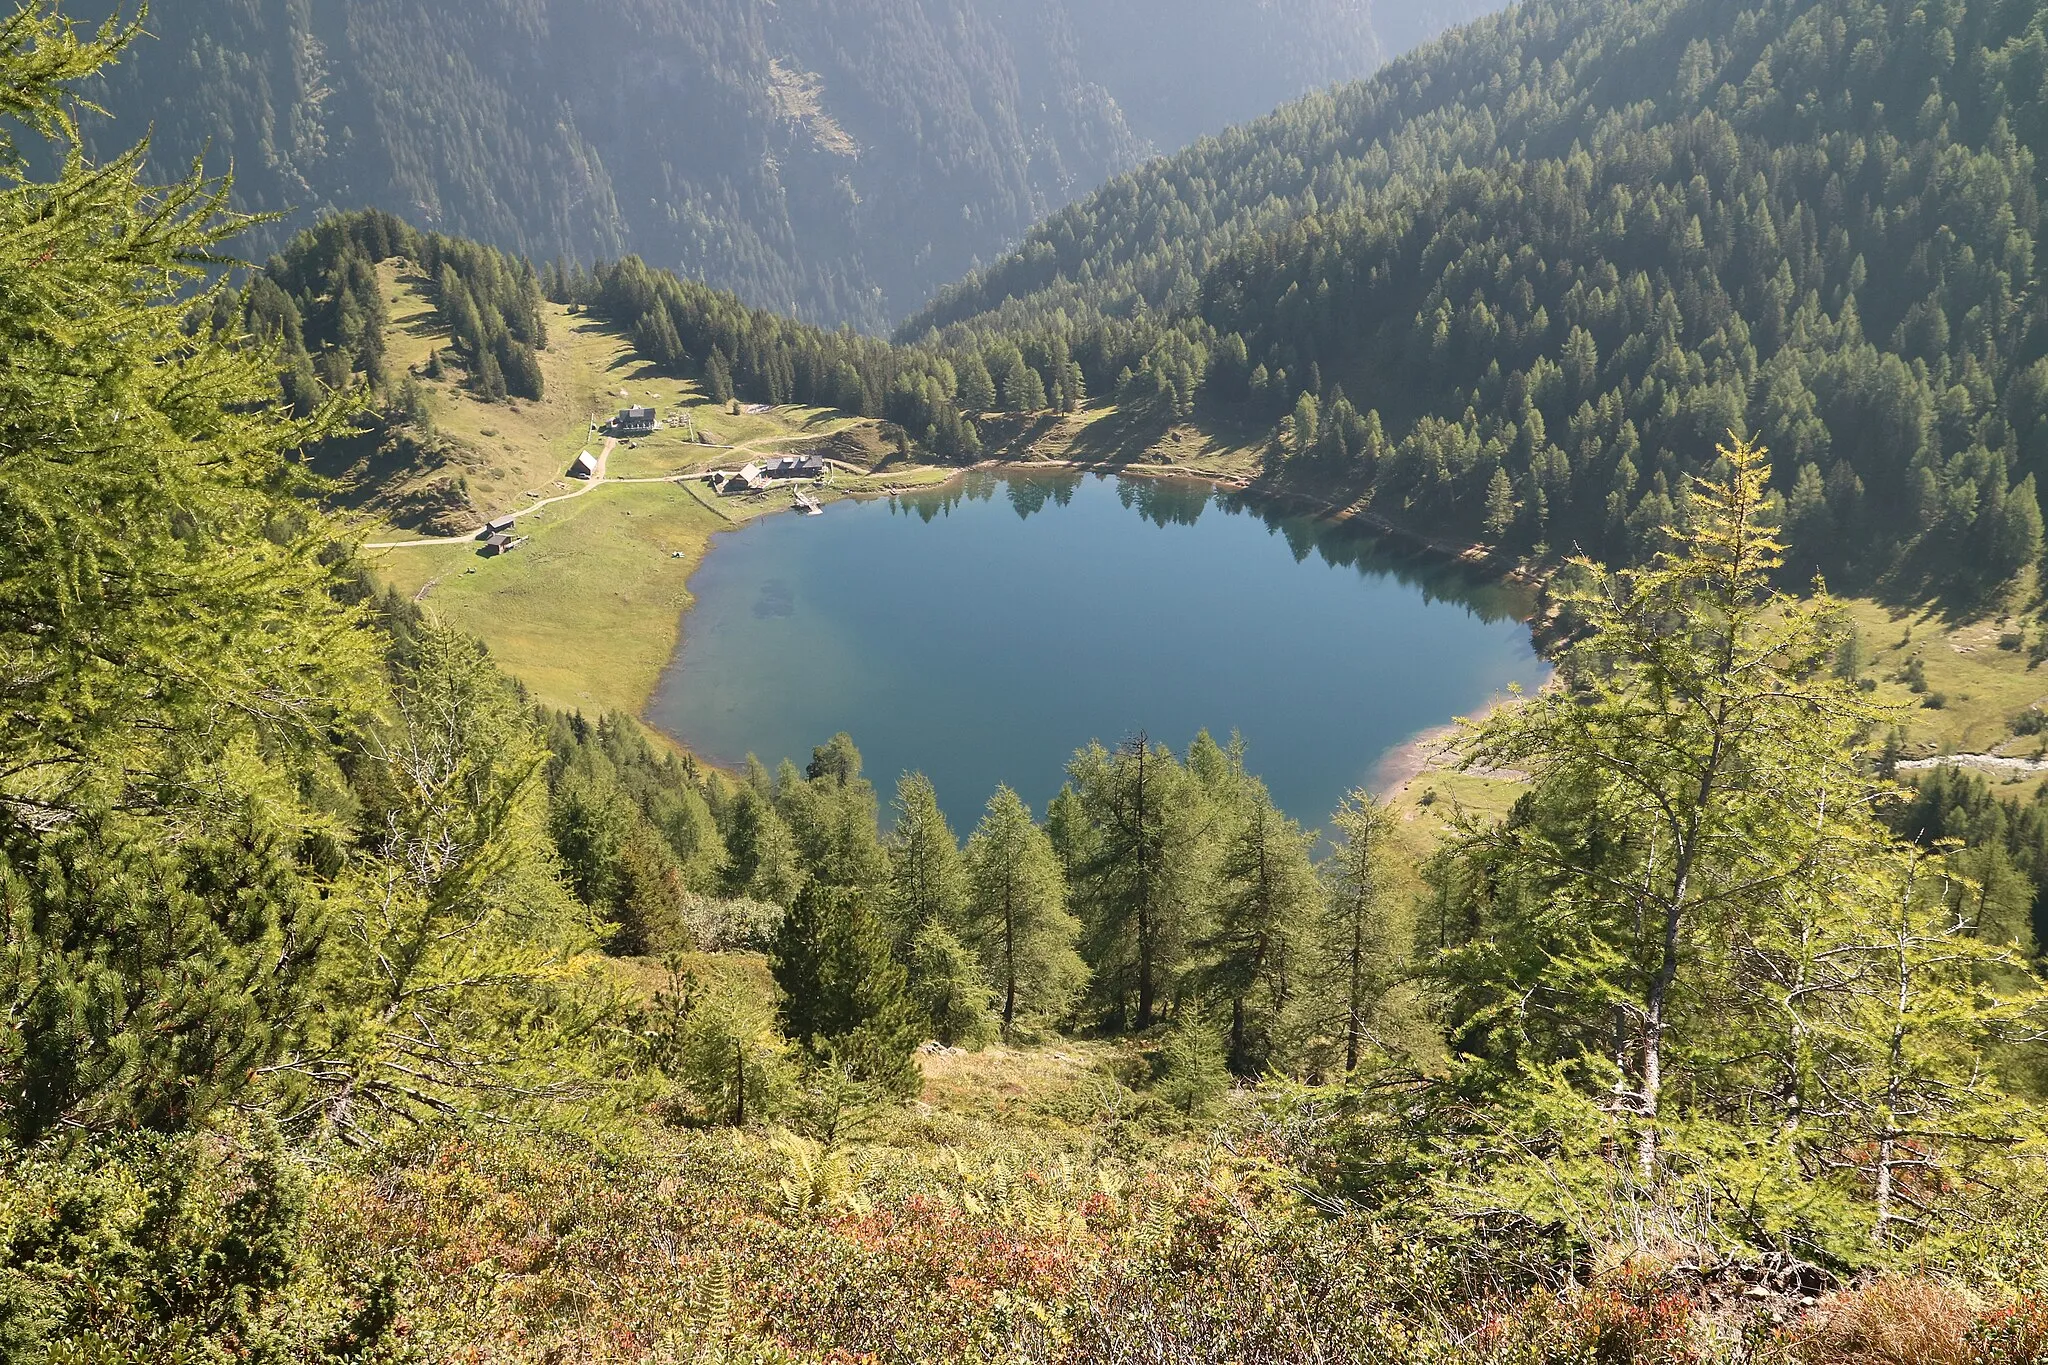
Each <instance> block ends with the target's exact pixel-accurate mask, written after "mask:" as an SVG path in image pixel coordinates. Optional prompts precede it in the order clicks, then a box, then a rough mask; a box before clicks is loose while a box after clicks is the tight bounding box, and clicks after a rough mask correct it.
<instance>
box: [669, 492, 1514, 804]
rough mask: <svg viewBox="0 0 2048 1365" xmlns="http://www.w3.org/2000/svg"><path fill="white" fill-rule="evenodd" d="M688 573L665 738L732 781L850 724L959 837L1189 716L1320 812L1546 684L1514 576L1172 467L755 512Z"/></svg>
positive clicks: (880, 765)
mask: <svg viewBox="0 0 2048 1365" xmlns="http://www.w3.org/2000/svg"><path fill="white" fill-rule="evenodd" d="M690 586H691V591H692V592H693V594H694V595H695V603H694V605H693V606H692V608H691V609H690V611H689V612H688V614H687V615H686V616H685V618H684V621H683V635H682V643H681V644H680V646H679V647H678V649H677V652H676V655H675V658H674V659H673V660H672V661H671V663H670V665H669V667H668V670H667V672H666V674H665V675H664V676H663V678H662V682H661V685H660V687H659V689H658V690H657V692H656V694H655V697H654V700H653V702H652V703H651V705H650V707H649V711H648V719H649V720H650V721H651V722H652V723H653V724H654V725H655V726H657V727H658V728H660V729H661V730H663V731H665V732H666V733H668V734H670V735H672V736H674V737H675V738H676V739H677V740H679V741H681V742H682V743H683V744H684V745H685V746H687V747H688V748H689V749H690V750H691V751H692V752H694V753H697V754H699V755H701V756H703V757H704V758H706V759H708V760H710V761H712V762H715V763H718V764H721V765H727V766H731V767H734V768H737V767H738V766H739V765H740V764H742V763H743V762H744V761H745V759H746V757H747V755H749V754H754V755H758V756H759V757H760V758H761V759H762V760H763V761H764V762H765V763H767V764H768V765H769V766H770V767H771V768H772V767H773V766H774V765H775V764H776V763H777V762H778V761H779V760H780V759H782V758H783V757H785V756H787V757H792V758H794V759H795V760H796V761H797V764H798V766H799V767H801V766H802V765H803V764H804V763H805V762H806V761H807V759H808V756H809V754H810V752H811V749H812V747H813V746H815V745H819V744H822V743H824V742H825V741H826V740H828V739H830V738H831V737H832V736H833V735H834V734H836V733H838V732H840V731H845V732H847V733H848V734H850V735H852V736H853V739H854V741H855V743H856V744H858V745H859V746H860V750H861V754H862V756H863V759H864V764H865V766H864V772H865V775H866V776H868V777H869V778H871V779H873V781H874V782H875V784H876V786H877V788H878V789H879V790H880V792H881V795H882V798H883V801H884V804H885V807H886V804H887V802H888V800H889V797H890V796H891V794H892V793H893V791H894V786H895V781H896V778H897V776H898V775H899V774H900V773H903V772H907V771H912V770H915V771H920V772H923V773H924V774H925V775H926V776H928V777H930V778H931V780H932V782H933V784H934V785H935V787H936V788H937V790H938V795H939V800H940V802H941V804H942V805H943V807H944V809H945V811H946V813H947V816H948V818H949V819H950V820H951V821H952V822H953V824H954V827H955V828H956V829H957V830H959V832H960V833H961V834H962V835H963V836H964V835H965V833H966V832H967V831H968V830H970V829H971V828H972V827H973V826H974V824H975V822H976V821H977V820H979V818H980V811H981V807H982V804H983V803H984V802H985V801H986V800H987V799H988V797H989V795H990V794H991V793H992V792H993V791H994V790H995V788H996V785H997V784H998V783H1004V782H1007V783H1008V784H1009V785H1010V786H1012V787H1014V788H1015V789H1016V790H1017V791H1018V793H1019V794H1020V795H1022V796H1023V797H1024V799H1025V800H1026V801H1028V802H1030V803H1031V806H1032V808H1033V810H1034V811H1037V812H1041V813H1042V812H1043V811H1044V809H1045V804H1046V802H1047V801H1048V800H1049V799H1050V798H1051V797H1052V796H1053V795H1054V793H1056V792H1057V791H1058V790H1059V787H1060V784H1061V782H1062V780H1063V770H1064V766H1065V764H1066V762H1067V760H1068V759H1069V758H1070V757H1071V756H1072V754H1073V752H1074V750H1075V749H1077V748H1079V747H1082V746H1085V745H1086V744H1088V743H1089V742H1090V741H1091V740H1100V741H1101V742H1102V743H1103V744H1105V745H1115V744H1116V743H1118V742H1120V741H1122V740H1125V739H1127V738H1130V737H1131V736H1134V735H1136V734H1139V733H1146V734H1149V735H1150V736H1151V737H1152V739H1154V740H1155V741H1160V742H1165V743H1168V744H1171V745H1172V746H1173V747H1174V748H1175V749H1176V750H1180V751H1184V750H1185V749H1186V747H1187V744H1188V743H1189V741H1190V740H1192V739H1193V738H1194V737H1195V735H1196V733H1197V732H1198V731H1201V730H1203V729H1207V730H1208V731H1209V732H1210V733H1211V734H1213V735H1214V736H1215V737H1216V738H1217V739H1218V740H1219V741H1220V740H1226V739H1227V738H1228V737H1229V736H1230V735H1231V734H1233V733H1237V734H1240V735H1242V736H1243V738H1244V741H1245V744H1246V746H1247V766H1249V767H1250V769H1251V770H1252V771H1253V772H1255V773H1257V774H1259V775H1260V776H1261V777H1263V778H1264V779H1265V780H1266V783H1267V785H1268V786H1269V787H1270V788H1271V789H1272V792H1273V795H1274V798H1275V800H1277V801H1278V802H1279V804H1280V806H1281V808H1282V809H1284V810H1286V811H1287V812H1288V813H1289V814H1291V815H1293V816H1295V817H1296V818H1297V819H1299V820H1301V821H1302V823H1303V824H1305V825H1309V826H1311V827H1313V826H1317V825H1320V824H1322V823H1323V822H1324V820H1325V818H1326V817H1327V816H1328V814H1329V812H1330V811H1332V810H1333V809H1335V807H1336V805H1337V803H1338V802H1339V800H1341V799H1342V797H1343V796H1344V795H1345V794H1346V793H1347V792H1349V791H1351V790H1352V789H1353V788H1357V787H1361V786H1363V787H1374V786H1376V785H1383V784H1384V782H1385V781H1386V780H1387V778H1388V759H1389V755H1390V754H1392V753H1393V752H1394V751H1396V750H1397V749H1399V748H1400V747H1401V746H1402V745H1403V744H1405V743H1407V742H1409V741H1412V740H1414V739H1415V738H1416V737H1417V736H1418V734H1420V733H1422V732H1425V731H1427V730H1430V729H1432V728H1434V727H1438V726H1442V725H1445V724H1447V723H1448V722H1450V721H1451V720H1452V719H1453V718H1454V717H1457V716H1459V715H1471V714H1474V713H1476V712H1478V711H1480V710H1483V709H1484V708H1485V707H1486V706H1487V705H1488V704H1489V703H1491V702H1492V701H1494V700H1496V699H1498V698H1500V697H1502V696H1504V695H1505V694H1506V693H1507V691H1508V689H1509V687H1510V685H1511V684H1519V685H1520V686H1522V687H1523V688H1525V689H1530V690H1533V689H1534V688H1535V687H1537V686H1538V685H1540V684H1541V683H1542V682H1543V680H1544V679H1545V678H1546V677H1547V676H1548V674H1549V669H1548V666H1547V665H1546V664H1545V663H1544V662H1543V660H1542V659H1541V658H1540V657H1539V656H1538V655H1537V654H1536V652H1535V650H1534V648H1533V646H1532V644H1531V642H1530V636H1529V630H1528V627H1527V625H1526V624H1525V623H1524V619H1523V618H1524V617H1525V615H1526V614H1527V612H1528V610H1529V607H1530V596H1529V594H1528V593H1527V591H1526V590H1523V589H1519V588H1515V587H1512V586H1508V585H1502V584H1498V583H1493V582H1487V581H1483V580H1480V579H1477V578H1475V577H1474V576H1472V575H1471V574H1469V573H1467V572H1465V571H1463V570H1461V569H1458V568H1455V567H1452V566H1447V565H1445V564H1443V563H1441V562H1436V561H1431V560H1429V559H1426V558H1420V557H1418V556H1417V555H1416V554H1415V552H1413V551H1412V550H1409V549H1406V548H1405V547H1403V546H1402V545H1400V544H1399V543H1398V542H1395V541H1392V540H1388V539H1383V538H1378V537H1375V536H1373V535H1371V534H1368V533H1366V532H1364V531H1362V530H1360V529H1358V528H1355V527H1353V526H1349V525H1345V524H1342V523H1332V522H1328V521H1323V520H1317V519H1311V518H1307V517H1298V516H1287V515H1282V514H1279V513H1276V512H1274V511H1273V510H1272V509H1270V508H1266V507H1259V508H1255V507H1254V506H1253V505H1252V504H1250V503H1249V502H1247V501H1245V500H1244V499H1242V498H1240V497H1238V496H1236V495H1234V494H1229V493H1223V492H1218V491H1216V490H1215V489H1213V488H1211V487H1210V486H1209V485H1207V484H1204V483H1197V482H1193V481H1188V480H1178V479H1175V480H1163V479H1154V478H1116V477H1111V476H1105V475H1098V474H1083V473H1077V472H1072V471H1064V472H1060V473H1011V474H1003V475H998V474H995V473H991V472H987V471H973V472H970V473H968V474H965V475H963V476H962V477H961V478H959V479H956V480H954V481H953V482H951V483H950V484H947V485H945V486H944V487H942V488H939V489H935V490H931V491H926V492H918V493H915V494H906V495H900V496H897V497H893V498H888V499H873V500H866V501H852V500H848V501H839V502H834V503H830V504H828V505H827V506H826V508H825V510H824V512H823V513H822V514H820V515H815V516H795V515H778V516H770V517H763V518H759V519H757V520H756V521H754V522H752V523H751V524H749V525H747V526H746V527H744V528H742V529H739V530H735V531H732V532H729V533H726V534H723V535H721V536H719V537H718V538H717V540H716V542H715V543H714V546H713V548H712V549H711V551H710V552H709V553H708V554H707V555H706V557H705V559H704V562H703V564H702V565H701V566H700V567H699V568H698V570H697V571H696V574H695V575H694V576H693V578H692V579H691V584H690ZM884 815H885V818H886V815H887V811H886V810H885V812H884Z"/></svg>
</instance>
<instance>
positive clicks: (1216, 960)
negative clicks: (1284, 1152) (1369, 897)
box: [1201, 777, 1322, 1076]
mask: <svg viewBox="0 0 2048 1365" xmlns="http://www.w3.org/2000/svg"><path fill="white" fill-rule="evenodd" d="M1233 805H1234V809H1232V810H1230V811H1229V812H1228V814H1227V816H1226V819H1227V820H1228V825H1227V831H1228V832H1227V835H1226V840H1227V842H1226V843H1225V844H1224V847H1223V853H1222V857H1221V859H1220V861H1219V863H1218V865H1217V868H1216V872H1217V878H1216V881H1217V891H1216V901H1215V909H1214V912H1213V914H1214V928H1213V930H1212V932H1211V933H1210V934H1209V936H1208V937H1207V938H1205V939H1204V940H1203V942H1202V945H1201V946H1202V948H1203V950H1204V951H1205V952H1206V954H1207V955H1208V957H1209V961H1208V963H1207V964H1206V965H1205V967H1204V969H1203V971H1202V974H1201V980H1202V984H1203V985H1204V986H1205V987H1206V988H1207V989H1209V990H1210V991H1213V992H1215V993H1216V995H1217V996H1219V997H1220V998H1221V1000H1223V1001H1225V1002H1227V1003H1228V1007H1229V1023H1228V1025H1227V1033H1226V1035H1225V1036H1226V1039H1227V1042H1226V1060H1227V1062H1228V1065H1229V1067H1230V1070H1231V1071H1232V1072H1233V1073H1234V1074H1236V1075H1238V1076H1256V1075H1258V1074H1260V1073H1261V1072H1263V1071H1264V1070H1265V1069H1266V1068H1267V1067H1268V1066H1269V1065H1272V1064H1274V1062H1275V1061H1276V1060H1277V1059H1278V1057H1279V1056H1280V1054H1282V1053H1283V1052H1284V1051H1286V1050H1287V1049H1286V1048H1285V1046H1284V1043H1285V1035H1286V1032H1287V1030H1288V1029H1289V1028H1290V1026H1291V1025H1292V1024H1293V1023H1294V1018H1293V1016H1294V1015H1295V1013H1296V1009H1297V1006H1298V1004H1299V997H1300V993H1301V988H1302V984H1303V982H1302V969H1303V966H1304V965H1305V964H1304V963H1303V961H1302V954H1303V949H1304V947H1305V946H1306V943H1307V939H1308V935H1309V934H1310V933H1311V932H1312V930H1313V929H1314V927H1315V924H1316V921H1317V919H1318V918H1319V916H1320V914H1321V911H1322V887H1321V885H1320V884H1319V883H1318V881H1317V879H1316V871H1315V863H1314V860H1313V857H1312V855H1311V852H1310V850H1311V849H1312V848H1313V846H1314V844H1315V841H1316V838H1317V836H1316V834H1315V833H1314V832H1313V831H1308V830H1304V829H1302V828H1301V826H1300V825H1298V824H1296V823H1295V822H1294V821H1292V820H1290V819H1288V818H1287V817H1286V816H1285V815H1282V814H1281V813H1280V811H1279V809H1278V808H1277V807H1275V806H1274V804H1273V798H1272V795H1271V794H1270V793H1268V792H1267V790H1266V784H1265V783H1263V782H1261V781H1259V780H1258V779H1257V778H1252V777H1247V778H1245V779H1244V792H1243V796H1242V797H1241V799H1239V800H1238V801H1236V802H1234V803H1233Z"/></svg>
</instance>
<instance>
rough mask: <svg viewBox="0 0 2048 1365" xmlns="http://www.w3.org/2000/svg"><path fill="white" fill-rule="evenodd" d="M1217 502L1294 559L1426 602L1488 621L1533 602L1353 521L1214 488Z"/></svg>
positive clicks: (1517, 616) (1517, 614) (1506, 617)
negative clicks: (1312, 558) (1260, 526)
mask: <svg viewBox="0 0 2048 1365" xmlns="http://www.w3.org/2000/svg"><path fill="white" fill-rule="evenodd" d="M1216 505H1217V506H1218V507H1220V508H1222V509H1223V510H1224V511H1225V512H1227V513H1229V514H1230V515H1231V516H1234V517H1235V516H1252V517H1256V518H1258V519H1259V520H1260V521H1261V522H1263V523H1264V524H1265V527H1266V529H1267V530H1268V531H1269V532H1271V533H1272V534H1274V535H1277V536H1280V537H1282V538H1284V539H1285V540H1286V542H1287V548H1288V549H1289V550H1290V551H1291V552H1293V555H1294V561H1295V563H1297V564H1299V563H1301V562H1303V561H1304V560H1306V559H1307V558H1308V557H1309V555H1310V554H1315V555H1317V556H1318V557H1320V558H1321V559H1322V561H1323V563H1325V564H1328V565H1329V566H1330V567H1331V568H1334V569H1355V570H1357V571H1358V575H1359V576H1360V577H1361V578H1389V577H1390V578H1392V579H1393V580H1394V581H1395V582H1396V583H1399V584H1401V585H1402V586H1403V587H1409V588H1414V589H1415V590H1416V591H1418V592H1420V593H1421V594H1422V600H1423V601H1424V602H1428V603H1435V602H1454V603H1456V604H1457V605H1459V606H1461V607H1464V608H1465V609H1466V610H1468V611H1470V612H1471V613H1472V614H1473V615H1474V616H1477V617H1478V618H1479V619H1480V620H1482V621H1485V622H1488V623H1489V624H1491V623H1494V622H1499V621H1519V620H1522V619H1523V618H1525V617H1526V616H1527V615H1528V614H1529V611H1530V609H1531V607H1532V606H1533V605H1534V604H1533V602H1532V601H1531V599H1530V596H1529V593H1528V592H1527V591H1526V590H1525V589H1521V588H1516V587H1513V586H1511V585H1509V584H1505V583H1498V582H1495V581H1493V580H1491V579H1489V578H1487V577H1486V576H1485V575H1484V574H1482V573H1480V572H1478V571H1476V570H1474V569H1472V568H1471V567H1469V566H1467V565H1463V564H1451V563H1446V562H1444V560H1443V559H1441V558H1439V557H1438V556H1436V555H1434V554H1430V553H1428V552H1425V551H1423V550H1421V549H1419V548H1415V547H1411V546H1407V545H1404V544H1403V543H1402V542H1400V541H1398V540H1394V539H1390V538H1386V537H1382V536H1377V535H1374V534H1373V533H1372V532H1371V531H1369V530H1367V529H1365V528H1364V527H1363V526H1360V525H1357V524H1356V523H1353V522H1333V521H1325V520H1322V519H1320V518H1317V517H1305V516H1302V515H1300V514H1299V513H1290V512H1286V511H1283V510H1282V509H1280V508H1279V507H1277V506H1275V505H1273V504H1271V503H1260V502H1258V501H1256V500H1254V499H1252V498H1249V497H1247V496H1245V495H1243V494H1240V493H1225V492H1219V493H1217V494H1216Z"/></svg>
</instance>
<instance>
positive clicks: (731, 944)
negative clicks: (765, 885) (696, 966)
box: [682, 894, 783, 953]
mask: <svg viewBox="0 0 2048 1365" xmlns="http://www.w3.org/2000/svg"><path fill="white" fill-rule="evenodd" d="M782 913H783V911H782V907H781V906H779V905H775V904H771V903H770V902H768V901H756V900H748V899H746V898H745V897H740V898H737V899H732V900H723V899H720V898H718V897H715V896H699V895H694V894H693V895H685V896H684V897H683V901H682V920H683V926H684V928H685V929H687V930H688V932H689V936H690V942H691V943H692V944H694V945H695V946H696V948H697V950H698V951H699V952H706V953H765V952H767V951H768V950H769V949H770V948H772V947H774V946H775V932H776V930H778V929H780V928H781V927H782Z"/></svg>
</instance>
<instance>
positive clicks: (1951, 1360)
mask: <svg viewBox="0 0 2048 1365" xmlns="http://www.w3.org/2000/svg"><path fill="white" fill-rule="evenodd" d="M1977 1319H1978V1304H1977V1303H1976V1301H1975V1300H1974V1299H1972V1298H1971V1297H1970V1296H1969V1295H1967V1294H1965V1293H1964V1292H1963V1291H1962V1290H1960V1289H1957V1288H1954V1287H1952V1286H1950V1285H1947V1284H1944V1283H1943V1282H1941V1281H1939V1280H1934V1279H1929V1278H1926V1277H1921V1276H1914V1277H1911V1278H1908V1277H1906V1276H1895V1275H1887V1276H1885V1277H1884V1278H1882V1279H1879V1280H1876V1281H1874V1282H1873V1283H1871V1284H1868V1285H1865V1286H1864V1287H1862V1288H1860V1289H1852V1290H1849V1291H1847V1292H1845V1293H1841V1294H1834V1295H1830V1296H1829V1297H1828V1298H1827V1299H1825V1300H1823V1301H1822V1303H1821V1304H1820V1305H1819V1307H1817V1308H1815V1309H1814V1311H1813V1312H1812V1313H1811V1314H1810V1315H1808V1317H1807V1318H1806V1319H1805V1320H1804V1321H1803V1322H1801V1323H1800V1324H1799V1325H1798V1326H1797V1327H1796V1328H1794V1329H1793V1333H1792V1356H1793V1358H1794V1359H1795V1360H1798V1361H1802V1362H1811V1365H1823V1362H1828V1363H1829V1365H1832V1362H1835V1361H1843V1360H1854V1361H1868V1362H1871V1365H1978V1362H1979V1360H1980V1357H1979V1356H1978V1355H1977V1353H1976V1350H1975V1348H1974V1346H1973V1345H1972V1343H1971V1337H1972V1334H1973V1333H1974V1332H1975V1331H1976V1328H1977Z"/></svg>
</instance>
